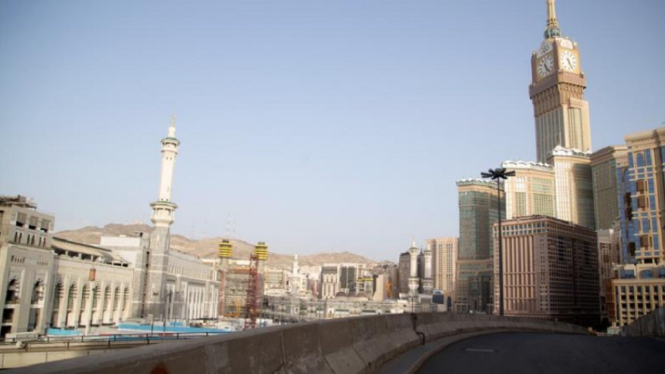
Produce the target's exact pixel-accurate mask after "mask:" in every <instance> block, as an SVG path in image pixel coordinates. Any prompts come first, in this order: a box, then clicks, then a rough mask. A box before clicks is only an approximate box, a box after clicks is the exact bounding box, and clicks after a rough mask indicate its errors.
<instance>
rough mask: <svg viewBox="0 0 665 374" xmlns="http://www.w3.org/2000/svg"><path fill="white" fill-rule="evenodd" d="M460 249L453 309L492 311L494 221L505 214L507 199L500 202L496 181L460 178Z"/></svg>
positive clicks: (460, 310)
mask: <svg viewBox="0 0 665 374" xmlns="http://www.w3.org/2000/svg"><path fill="white" fill-rule="evenodd" d="M457 190H458V195H459V220H460V221H459V223H460V236H459V251H458V259H457V270H456V280H455V304H454V310H455V311H456V312H458V313H466V312H470V311H481V312H490V311H491V304H492V302H493V300H492V292H491V289H492V287H491V282H492V276H493V274H492V256H493V252H494V251H493V248H494V243H493V241H492V240H491V237H492V236H491V235H492V225H493V224H494V223H495V222H497V221H498V219H499V215H501V216H502V217H503V218H505V199H502V204H501V206H500V207H499V206H498V200H497V198H498V195H497V194H498V192H497V189H496V184H495V183H493V182H488V181H485V180H479V179H462V180H460V181H458V182H457Z"/></svg>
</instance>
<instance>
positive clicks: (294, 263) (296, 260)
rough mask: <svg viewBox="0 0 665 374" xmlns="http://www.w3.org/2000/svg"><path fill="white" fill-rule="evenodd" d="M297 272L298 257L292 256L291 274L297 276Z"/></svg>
mask: <svg viewBox="0 0 665 374" xmlns="http://www.w3.org/2000/svg"><path fill="white" fill-rule="evenodd" d="M298 271H299V269H298V255H294V256H293V268H292V269H291V273H292V274H293V275H296V274H298Z"/></svg>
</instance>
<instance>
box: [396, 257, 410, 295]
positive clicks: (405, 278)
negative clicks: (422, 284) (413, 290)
mask: <svg viewBox="0 0 665 374" xmlns="http://www.w3.org/2000/svg"><path fill="white" fill-rule="evenodd" d="M398 269H399V270H398V274H399V277H398V278H399V283H398V284H399V286H398V292H399V294H400V295H406V294H408V293H409V275H410V274H411V255H410V254H409V252H408V251H406V252H403V253H400V255H399V264H398Z"/></svg>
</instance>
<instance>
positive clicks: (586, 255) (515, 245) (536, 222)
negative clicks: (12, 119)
mask: <svg viewBox="0 0 665 374" xmlns="http://www.w3.org/2000/svg"><path fill="white" fill-rule="evenodd" d="M494 228H495V231H496V235H494V240H495V241H496V242H497V245H498V240H499V239H498V225H495V227H494ZM501 229H502V242H503V284H504V314H505V315H506V316H523V317H531V318H546V319H553V320H554V319H556V320H560V321H568V322H572V323H578V324H595V323H597V322H598V320H599V316H600V302H599V297H598V296H599V292H600V291H599V287H600V286H599V275H598V253H597V248H596V247H597V244H596V233H595V231H593V230H591V229H588V228H586V227H583V226H579V225H575V224H572V223H570V222H565V221H562V220H559V219H556V218H552V217H545V216H531V217H520V218H517V219H513V220H509V221H506V222H504V223H503V224H502V228H501ZM498 261H499V258H498V256H495V258H494V277H495V279H498V277H499V264H498ZM494 298H495V300H496V301H495V303H494V311H495V312H498V311H499V302H498V300H499V282H494Z"/></svg>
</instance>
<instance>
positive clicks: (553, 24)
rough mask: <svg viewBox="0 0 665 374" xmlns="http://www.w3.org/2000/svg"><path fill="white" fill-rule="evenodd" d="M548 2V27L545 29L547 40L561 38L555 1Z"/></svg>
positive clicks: (549, 0)
mask: <svg viewBox="0 0 665 374" xmlns="http://www.w3.org/2000/svg"><path fill="white" fill-rule="evenodd" d="M546 1H547V27H546V28H545V39H548V38H554V37H556V36H561V29H560V28H559V21H558V20H557V19H556V8H555V7H554V0H546Z"/></svg>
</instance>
